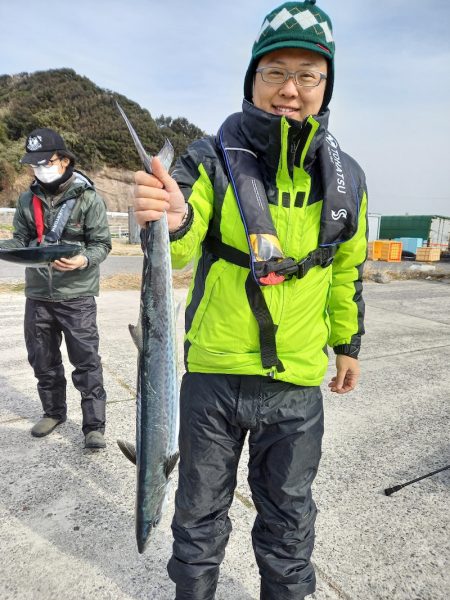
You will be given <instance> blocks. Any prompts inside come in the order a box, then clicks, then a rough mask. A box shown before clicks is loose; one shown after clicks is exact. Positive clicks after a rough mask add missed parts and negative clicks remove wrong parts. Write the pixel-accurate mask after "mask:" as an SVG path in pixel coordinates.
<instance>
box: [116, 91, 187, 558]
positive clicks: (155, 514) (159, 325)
mask: <svg viewBox="0 0 450 600" xmlns="http://www.w3.org/2000/svg"><path fill="white" fill-rule="evenodd" d="M117 106H118V109H119V111H120V113H121V115H122V117H123V118H124V120H125V122H126V124H127V127H128V129H129V131H130V133H131V136H132V138H133V140H134V143H135V145H136V147H137V149H138V152H139V155H140V157H141V160H142V162H143V165H144V169H145V170H146V172H147V173H150V174H151V172H152V170H151V157H149V155H148V154H147V153H146V152H145V150H144V148H143V146H142V144H141V142H140V140H139V138H138V136H137V134H136V132H135V131H134V129H133V127H132V125H131V123H130V122H129V120H128V118H127V116H126V114H125V113H124V111H123V109H122V108H121V107H120V105H119V104H118V103H117ZM173 155H174V151H173V148H172V145H171V144H170V142H169V141H168V140H166V142H165V144H164V146H163V148H162V150H161V151H160V153H159V154H158V157H159V158H160V159H161V161H162V163H163V165H164V167H165V168H166V169H168V168H169V166H170V164H171V162H172V160H173ZM141 242H142V249H143V254H144V256H143V265H142V280H141V294H140V309H139V320H138V324H137V325H136V326H132V325H130V326H129V329H130V333H131V337H132V339H133V341H134V343H135V345H136V347H137V349H138V361H137V363H138V364H137V385H136V445H135V446H134V445H133V444H131V443H130V442H126V441H123V440H117V443H118V445H119V447H120V449H121V450H122V452H123V453H124V454H125V456H126V457H127V458H128V459H129V460H130V461H131V462H132V463H134V464H135V465H136V505H135V529H136V541H137V547H138V552H139V553H140V554H142V553H143V552H144V550H145V548H146V546H147V543H148V541H149V539H150V535H151V533H152V531H153V530H154V529H155V527H156V526H157V525H158V523H159V522H160V520H161V516H162V514H163V510H164V506H165V500H166V498H167V489H168V483H169V479H170V474H171V473H172V471H173V470H174V468H175V466H176V463H177V460H178V457H179V453H178V450H177V447H178V444H177V437H178V435H177V434H178V431H177V430H178V419H179V417H178V404H179V390H178V372H177V362H178V361H177V343H176V311H175V303H174V297H173V288H172V265H171V258H170V242H169V229H168V226H167V215H166V213H165V212H164V213H163V215H162V218H161V219H160V220H159V221H153V222H151V223H148V224H147V227H145V228H143V229H142V230H141Z"/></svg>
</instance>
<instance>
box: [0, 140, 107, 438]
mask: <svg viewBox="0 0 450 600" xmlns="http://www.w3.org/2000/svg"><path fill="white" fill-rule="evenodd" d="M21 162H22V164H27V165H30V166H31V168H32V169H33V172H34V176H35V179H34V181H33V183H32V184H31V186H30V188H29V189H28V190H27V191H26V192H24V193H23V194H21V196H20V197H19V200H18V203H17V208H16V212H15V215H14V234H13V239H12V240H7V241H3V242H2V244H1V247H2V248H20V247H29V246H40V245H46V244H54V243H57V242H67V243H71V244H77V245H79V247H80V253H79V254H77V255H76V256H73V257H72V258H61V259H60V260H55V261H54V262H53V263H52V264H51V265H49V266H48V267H42V268H31V267H30V268H27V269H26V270H25V295H26V304H25V342H26V347H27V351H28V360H29V362H30V364H31V366H32V367H33V369H34V374H35V376H36V378H37V380H38V385H37V389H38V392H39V397H40V400H41V402H42V407H43V410H44V415H43V417H42V418H41V419H40V420H39V421H38V422H37V423H36V424H35V425H34V427H33V428H32V429H31V435H33V436H35V437H43V436H46V435H48V434H49V433H51V432H52V431H53V430H54V429H55V427H56V426H57V425H59V424H60V423H63V422H64V421H65V420H66V416H67V405H66V378H65V376H64V367H63V363H62V357H61V352H60V346H61V341H62V334H64V339H65V341H66V346H67V352H68V356H69V360H70V362H71V363H72V365H73V366H74V367H75V370H74V371H73V373H72V381H73V383H74V385H75V387H76V388H77V389H78V390H79V391H80V393H81V408H82V413H83V426H82V429H83V433H84V435H85V447H86V448H104V447H105V445H106V444H105V440H104V431H105V403H106V393H105V390H104V387H103V372H102V365H101V359H100V356H99V354H98V345H99V336H98V330H97V307H96V303H95V298H94V296H97V295H98V293H99V279H100V271H99V264H100V263H101V262H102V261H103V260H104V259H105V258H106V257H107V255H108V253H109V252H110V250H111V237H110V233H109V227H108V222H107V216H106V206H105V203H104V201H103V199H102V198H101V197H100V196H99V195H98V194H97V192H96V191H95V188H94V185H93V183H92V182H91V181H90V180H89V179H88V178H87V177H86V176H85V175H83V174H82V173H80V172H78V171H75V170H74V165H75V156H74V155H73V154H72V153H71V152H70V151H69V150H68V149H67V148H66V145H65V143H64V140H63V139H62V137H61V136H60V135H59V134H58V133H57V132H56V131H53V130H52V129H48V128H41V129H36V130H34V131H32V132H31V133H30V135H29V136H28V137H27V140H26V154H25V155H24V157H23V158H22V160H21Z"/></svg>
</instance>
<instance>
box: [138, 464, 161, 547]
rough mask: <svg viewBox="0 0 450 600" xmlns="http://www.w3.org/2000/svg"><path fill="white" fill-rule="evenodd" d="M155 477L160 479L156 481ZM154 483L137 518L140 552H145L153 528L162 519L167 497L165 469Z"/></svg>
mask: <svg viewBox="0 0 450 600" xmlns="http://www.w3.org/2000/svg"><path fill="white" fill-rule="evenodd" d="M155 475H156V474H155ZM155 479H157V480H158V481H155ZM153 483H154V485H153V487H152V490H151V491H150V493H149V496H148V501H147V503H146V505H145V506H143V507H142V509H141V510H140V511H139V514H138V516H137V519H136V541H137V546H138V552H139V553H140V554H142V553H143V552H144V550H145V548H146V547H147V544H148V541H149V539H150V537H151V534H152V532H153V530H154V529H155V528H156V527H157V526H158V525H159V522H160V521H161V515H162V513H163V510H164V505H165V503H166V499H167V493H166V492H167V484H168V480H167V477H166V476H165V473H164V472H163V471H161V473H158V474H157V476H156V477H155V478H154V480H153Z"/></svg>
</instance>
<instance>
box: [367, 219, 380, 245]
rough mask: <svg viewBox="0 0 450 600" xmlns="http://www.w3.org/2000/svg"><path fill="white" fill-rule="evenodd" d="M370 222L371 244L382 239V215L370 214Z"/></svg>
mask: <svg viewBox="0 0 450 600" xmlns="http://www.w3.org/2000/svg"><path fill="white" fill-rule="evenodd" d="M367 220H368V222H369V242H373V241H374V240H379V239H380V221H381V215H379V214H377V213H369V214H368V215H367Z"/></svg>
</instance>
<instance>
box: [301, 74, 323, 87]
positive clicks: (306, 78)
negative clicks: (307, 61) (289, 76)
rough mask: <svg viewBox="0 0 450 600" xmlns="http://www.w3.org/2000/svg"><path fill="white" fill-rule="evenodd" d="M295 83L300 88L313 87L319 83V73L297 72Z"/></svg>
mask: <svg viewBox="0 0 450 600" xmlns="http://www.w3.org/2000/svg"><path fill="white" fill-rule="evenodd" d="M295 81H296V83H297V85H298V86H301V87H315V86H316V85H319V83H320V73H318V72H317V71H297V72H296V74H295Z"/></svg>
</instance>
